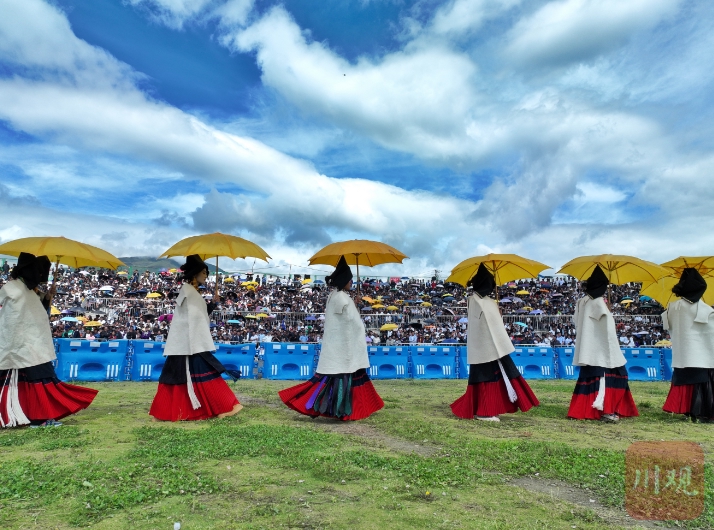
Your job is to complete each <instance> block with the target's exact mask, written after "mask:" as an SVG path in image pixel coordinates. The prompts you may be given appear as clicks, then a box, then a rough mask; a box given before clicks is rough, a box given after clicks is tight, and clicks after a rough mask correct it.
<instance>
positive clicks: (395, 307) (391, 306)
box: [387, 305, 399, 311]
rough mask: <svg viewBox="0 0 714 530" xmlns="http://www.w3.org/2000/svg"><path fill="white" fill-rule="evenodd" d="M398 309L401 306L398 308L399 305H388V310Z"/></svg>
mask: <svg viewBox="0 0 714 530" xmlns="http://www.w3.org/2000/svg"><path fill="white" fill-rule="evenodd" d="M397 309H399V308H398V307H397V306H395V305H388V306H387V311H396V310H397Z"/></svg>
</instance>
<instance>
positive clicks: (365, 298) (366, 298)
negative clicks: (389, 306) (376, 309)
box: [362, 296, 376, 304]
mask: <svg viewBox="0 0 714 530" xmlns="http://www.w3.org/2000/svg"><path fill="white" fill-rule="evenodd" d="M362 300H364V301H365V302H367V303H368V304H373V303H375V302H376V300H375V299H374V298H372V297H371V296H365V297H364V298H362Z"/></svg>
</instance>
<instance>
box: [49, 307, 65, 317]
mask: <svg viewBox="0 0 714 530" xmlns="http://www.w3.org/2000/svg"><path fill="white" fill-rule="evenodd" d="M61 314H62V313H61V312H60V310H59V309H57V308H56V307H55V306H52V307H51V308H50V315H61Z"/></svg>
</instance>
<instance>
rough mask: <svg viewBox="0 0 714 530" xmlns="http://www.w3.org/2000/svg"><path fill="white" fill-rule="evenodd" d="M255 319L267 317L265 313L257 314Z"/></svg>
mask: <svg viewBox="0 0 714 530" xmlns="http://www.w3.org/2000/svg"><path fill="white" fill-rule="evenodd" d="M255 318H268V315H267V314H265V313H257V314H256V315H255Z"/></svg>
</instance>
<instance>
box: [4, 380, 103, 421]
mask: <svg viewBox="0 0 714 530" xmlns="http://www.w3.org/2000/svg"><path fill="white" fill-rule="evenodd" d="M51 371H52V373H53V374H54V370H51ZM9 373H10V370H0V393H1V394H2V397H0V416H1V417H2V420H3V422H4V423H6V424H7V423H8V417H7V402H8V398H9V393H10V386H9V384H8V382H9V378H8V374H9ZM98 392H99V391H98V390H94V389H93V388H87V387H83V386H78V385H70V384H67V383H63V382H62V381H60V380H59V379H57V377H56V376H55V377H50V378H42V379H37V380H28V378H27V376H26V373H25V371H24V370H23V369H19V373H18V382H17V394H18V399H19V401H20V408H22V412H23V413H24V414H25V416H26V417H27V419H28V420H30V421H32V422H35V423H37V422H42V421H45V420H60V419H62V418H65V417H67V416H70V415H72V414H76V413H77V412H79V411H80V410H82V409H86V408H87V407H88V406H89V405H90V404H91V403H92V401H93V400H94V398H95V396H96V395H97V393H98Z"/></svg>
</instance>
